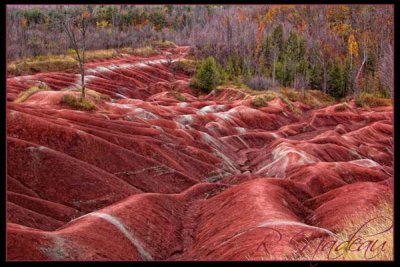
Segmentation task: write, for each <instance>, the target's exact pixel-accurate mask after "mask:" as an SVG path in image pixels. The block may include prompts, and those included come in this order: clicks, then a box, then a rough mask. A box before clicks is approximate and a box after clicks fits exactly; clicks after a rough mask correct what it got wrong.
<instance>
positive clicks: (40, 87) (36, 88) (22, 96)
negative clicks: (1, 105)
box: [14, 84, 51, 103]
mask: <svg viewBox="0 0 400 267" xmlns="http://www.w3.org/2000/svg"><path fill="white" fill-rule="evenodd" d="M40 91H51V88H50V87H48V86H47V85H45V84H40V85H38V86H32V87H31V88H29V89H28V90H26V91H23V92H21V93H19V94H18V96H17V98H16V99H15V100H14V102H15V103H23V102H25V101H26V100H27V99H28V98H29V97H31V96H32V95H34V94H36V93H37V92H40Z"/></svg>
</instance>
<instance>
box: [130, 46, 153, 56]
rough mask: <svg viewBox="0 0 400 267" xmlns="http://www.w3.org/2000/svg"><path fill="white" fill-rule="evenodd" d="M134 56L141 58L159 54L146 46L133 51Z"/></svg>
mask: <svg viewBox="0 0 400 267" xmlns="http://www.w3.org/2000/svg"><path fill="white" fill-rule="evenodd" d="M132 54H134V55H135V56H139V57H149V56H154V55H157V54H158V52H157V51H156V50H155V49H154V48H153V47H151V46H145V47H141V48H136V49H134V50H133V51H132Z"/></svg>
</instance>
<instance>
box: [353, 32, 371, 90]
mask: <svg viewBox="0 0 400 267" xmlns="http://www.w3.org/2000/svg"><path fill="white" fill-rule="evenodd" d="M363 43H364V49H363V61H362V62H361V66H360V68H359V70H358V72H357V75H356V78H355V79H354V98H358V97H359V95H360V88H359V86H358V79H359V77H360V74H361V72H362V70H363V69H364V65H365V63H366V62H367V59H368V52H367V40H364V42H363Z"/></svg>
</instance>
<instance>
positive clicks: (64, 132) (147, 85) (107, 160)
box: [7, 47, 393, 260]
mask: <svg viewBox="0 0 400 267" xmlns="http://www.w3.org/2000/svg"><path fill="white" fill-rule="evenodd" d="M187 51H188V47H178V48H176V49H175V50H174V51H172V52H175V53H174V54H173V58H174V60H180V59H182V58H184V57H185V56H186V54H187ZM164 53H166V52H164ZM166 62H167V61H166V56H165V54H163V55H160V56H154V57H152V58H139V57H134V56H126V57H121V58H117V59H112V60H105V61H102V62H93V63H89V64H87V66H86V67H87V69H86V73H87V76H86V86H87V88H90V89H91V90H94V91H97V92H99V93H101V94H103V95H105V96H108V97H109V98H103V99H101V100H97V102H96V106H97V110H96V111H94V112H83V111H76V110H72V109H70V108H68V107H65V106H63V105H60V104H59V103H60V99H61V97H62V96H63V95H65V94H70V93H71V92H72V91H65V90H63V89H65V88H73V87H74V86H78V85H79V80H80V77H79V75H77V74H72V73H40V74H36V75H31V76H20V77H13V78H9V79H7V258H8V259H9V260H246V259H252V260H259V259H265V258H268V257H271V256H272V257H273V258H274V259H285V258H286V256H287V255H291V253H294V252H295V251H296V243H295V242H293V238H294V237H295V239H296V240H297V241H298V242H301V239H302V238H306V237H307V238H311V239H312V238H318V237H321V236H335V233H336V232H338V231H341V230H342V229H343V227H344V222H343V221H342V219H343V218H345V217H346V216H352V215H353V214H355V213H356V212H358V213H359V212H365V213H368V211H369V210H370V209H371V208H372V207H374V206H375V205H378V203H379V201H380V200H381V199H387V198H390V196H391V195H392V190H393V189H392V184H393V136H392V135H393V109H392V107H379V108H368V109H366V108H358V107H356V106H355V105H354V104H353V103H348V104H346V105H347V108H346V109H344V110H342V111H336V109H335V106H336V105H332V106H328V107H325V108H320V109H311V108H310V107H308V106H306V105H304V104H303V105H300V104H299V103H297V104H298V107H299V108H300V109H302V111H303V114H302V115H296V114H294V113H293V112H292V110H291V109H290V108H289V107H288V106H287V104H285V103H284V102H282V101H281V99H280V98H275V99H274V100H271V101H269V102H268V106H267V107H262V108H258V109H256V108H254V107H253V106H252V105H251V100H252V99H251V97H252V96H243V93H241V92H239V91H238V90H235V89H233V88H232V89H230V88H226V89H225V90H221V91H219V92H212V93H210V94H208V95H202V96H196V95H195V94H194V93H193V92H192V90H191V89H190V88H189V82H190V77H188V76H187V75H185V74H184V73H180V72H178V73H176V75H175V78H174V77H173V76H174V75H173V74H172V72H171V70H170V69H169V68H168V66H167V64H166ZM38 81H41V82H43V83H45V84H47V85H48V86H49V87H50V88H51V89H52V91H40V92H37V93H35V94H34V95H32V96H31V97H29V98H28V99H27V100H26V101H25V102H23V103H14V102H13V100H14V99H15V98H16V97H17V95H18V94H19V93H20V92H21V91H24V90H26V89H28V88H29V87H31V86H33V85H35V84H37V82H38ZM73 93H74V94H76V95H77V96H78V95H79V92H76V91H75V92H73ZM177 94H180V95H181V96H182V97H181V101H179V100H178V99H177V97H176V95H177ZM87 97H88V98H89V99H91V100H93V101H96V100H95V99H94V97H93V96H92V95H90V94H88V96H87ZM182 99H184V100H182ZM337 105H339V104H337ZM299 233H302V234H301V235H299ZM299 240H300V241H299ZM261 244H262V245H261ZM265 244H267V245H265ZM268 244H269V246H268Z"/></svg>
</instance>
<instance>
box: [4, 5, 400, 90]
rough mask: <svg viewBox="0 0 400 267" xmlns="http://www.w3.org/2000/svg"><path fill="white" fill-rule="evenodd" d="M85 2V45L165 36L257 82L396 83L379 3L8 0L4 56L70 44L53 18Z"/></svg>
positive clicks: (355, 86) (354, 86) (59, 49)
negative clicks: (45, 0) (64, 3)
mask: <svg viewBox="0 0 400 267" xmlns="http://www.w3.org/2000/svg"><path fill="white" fill-rule="evenodd" d="M84 11H87V12H88V14H90V15H88V16H87V27H86V32H85V34H86V42H85V47H86V49H104V48H105V49H107V48H121V47H127V46H129V47H140V46H144V45H147V44H149V43H151V42H152V41H155V40H169V41H173V42H175V43H176V44H178V45H191V46H193V51H192V53H193V55H194V56H195V57H197V58H207V57H209V56H211V57H213V58H215V60H216V62H217V64H218V65H219V66H220V68H221V69H222V70H223V72H224V75H225V76H226V78H227V79H229V80H232V81H238V82H244V83H247V84H248V85H249V86H250V87H252V88H254V89H267V88H268V89H275V88H279V87H281V86H284V87H293V88H296V89H299V90H304V89H318V90H322V91H324V92H325V93H329V94H331V95H332V96H335V97H337V98H340V97H344V96H346V95H353V94H354V95H357V94H359V93H360V92H361V91H362V92H374V93H378V94H381V95H385V96H391V93H392V90H393V88H392V75H393V47H392V44H393V12H394V11H393V8H392V7H391V6H385V5H379V6H372V5H354V6H353V5H319V6H311V5H309V6H307V5H260V6H133V5H120V6H113V5H105V6H101V5H98V6H70V7H68V8H67V9H65V8H60V7H57V6H48V7H43V6H41V7H40V8H38V7H36V6H29V7H13V6H11V7H8V10H7V16H8V19H7V30H8V39H7V40H8V45H7V59H9V60H12V59H17V58H23V57H27V56H36V55H42V54H48V53H64V52H65V51H66V50H67V49H71V48H74V44H73V43H72V42H71V40H70V38H68V36H66V35H65V33H64V30H63V26H62V24H60V23H59V18H60V17H62V16H63V15H64V13H63V12H68V13H69V14H70V15H73V14H77V15H78V14H82V12H84ZM21 40H24V42H21Z"/></svg>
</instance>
